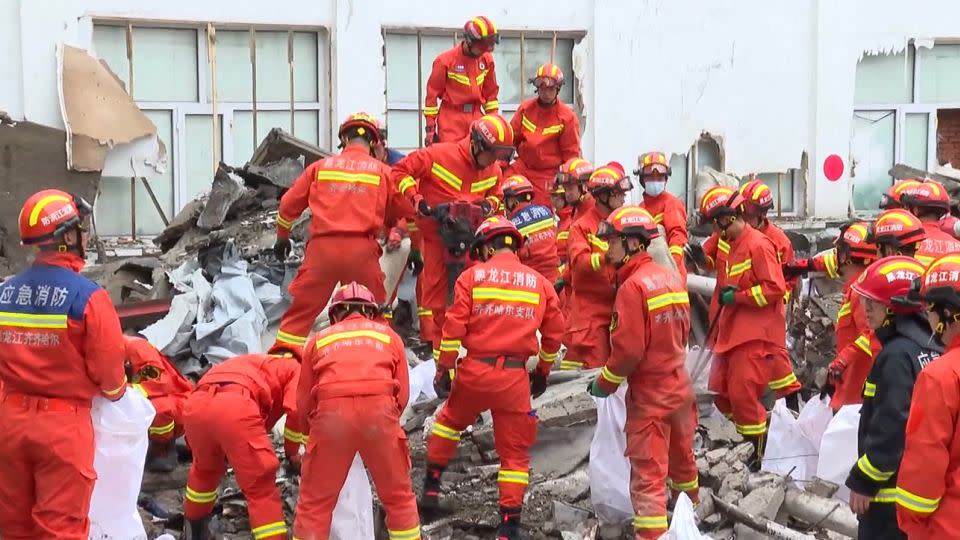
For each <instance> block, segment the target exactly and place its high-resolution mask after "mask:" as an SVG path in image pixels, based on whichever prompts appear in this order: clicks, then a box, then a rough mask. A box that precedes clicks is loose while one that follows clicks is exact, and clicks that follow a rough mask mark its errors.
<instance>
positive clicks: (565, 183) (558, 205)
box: [550, 158, 593, 321]
mask: <svg viewBox="0 0 960 540" xmlns="http://www.w3.org/2000/svg"><path fill="white" fill-rule="evenodd" d="M591 173H593V164H591V163H590V162H589V161H587V160H585V159H582V158H573V159H568V160H567V161H566V162H564V163H563V165H561V166H560V169H559V170H557V176H556V178H555V179H554V184H553V190H552V191H551V193H550V195H551V198H552V199H553V201H554V204H553V207H554V210H555V211H556V214H557V256H559V257H560V279H559V280H558V281H557V282H556V283H555V284H554V288H555V289H556V290H557V292H558V294H560V300H561V303H563V304H564V305H565V306H569V304H570V301H569V300H570V298H569V297H570V293H571V290H570V289H569V288H567V285H569V282H570V266H569V249H568V245H569V242H570V226H571V225H573V222H574V221H576V220H577V219H579V218H580V216H582V215H583V214H584V213H585V212H586V211H587V210H589V209H590V208H591V207H593V197H591V196H590V195H589V194H588V193H587V181H589V180H590V174H591ZM566 314H567V312H566V311H564V315H566ZM567 320H568V321H569V318H568V319H567Z"/></svg>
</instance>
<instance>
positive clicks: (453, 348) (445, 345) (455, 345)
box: [440, 339, 460, 352]
mask: <svg viewBox="0 0 960 540" xmlns="http://www.w3.org/2000/svg"><path fill="white" fill-rule="evenodd" d="M440 352H460V340H459V339H442V340H440Z"/></svg>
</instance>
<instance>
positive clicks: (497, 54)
mask: <svg viewBox="0 0 960 540" xmlns="http://www.w3.org/2000/svg"><path fill="white" fill-rule="evenodd" d="M526 42H527V43H526V46H527V50H528V51H529V50H530V40H526ZM493 59H494V61H495V62H496V67H497V84H499V85H500V96H499V101H500V106H501V107H503V105H504V104H506V103H512V104H519V103H520V102H521V101H522V100H521V98H520V79H521V73H520V38H518V37H517V38H513V37H511V38H504V37H501V38H500V44H499V45H497V49H496V50H495V51H494V53H493ZM523 67H524V70H526V71H531V70H534V69H537V68H536V66H535V65H533V60H531V59H530V57H529V55H528V56H527V57H526V58H524V66H523ZM523 84H524V87H523V97H524V98H528V97H530V96H532V95H533V87H531V86H530V85H529V84H527V82H526V79H524V81H523Z"/></svg>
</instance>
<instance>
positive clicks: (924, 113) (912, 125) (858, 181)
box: [850, 43, 960, 212]
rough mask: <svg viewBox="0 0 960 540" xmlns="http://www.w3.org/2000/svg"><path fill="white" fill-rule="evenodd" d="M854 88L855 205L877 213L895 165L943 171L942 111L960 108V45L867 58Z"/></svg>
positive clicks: (852, 171)
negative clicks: (940, 143) (940, 165)
mask: <svg viewBox="0 0 960 540" xmlns="http://www.w3.org/2000/svg"><path fill="white" fill-rule="evenodd" d="M854 88H855V91H854V103H855V105H854V109H855V110H854V112H853V129H852V137H851V145H850V152H851V156H850V158H851V164H852V165H851V176H852V178H853V182H854V188H853V205H854V208H855V209H856V210H858V211H860V212H875V211H877V206H878V204H879V198H880V195H881V194H883V192H885V191H886V190H887V188H888V187H889V186H890V185H891V184H892V183H893V178H892V177H891V176H890V174H889V170H890V168H891V167H892V166H893V165H896V164H898V163H902V164H904V165H908V166H910V167H914V168H917V169H920V170H927V171H929V170H931V169H932V168H934V167H935V166H936V165H937V144H936V142H937V114H938V111H942V110H944V109H952V108H960V45H956V44H947V43H936V44H934V45H933V46H932V47H916V46H915V45H914V44H913V43H911V44H910V45H909V46H908V47H907V48H906V50H904V51H902V52H900V53H898V54H886V55H867V56H864V57H863V58H862V59H861V60H860V63H859V64H857V74H856V84H855V87H854Z"/></svg>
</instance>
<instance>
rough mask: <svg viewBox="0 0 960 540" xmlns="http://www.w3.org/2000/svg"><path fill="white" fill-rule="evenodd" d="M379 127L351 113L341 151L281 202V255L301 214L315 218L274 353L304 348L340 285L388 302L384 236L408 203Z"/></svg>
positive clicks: (344, 126)
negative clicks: (377, 152)
mask: <svg viewBox="0 0 960 540" xmlns="http://www.w3.org/2000/svg"><path fill="white" fill-rule="evenodd" d="M379 125H380V123H379V121H378V120H377V119H376V118H374V117H372V116H370V115H368V114H366V113H362V112H360V113H355V114H351V115H350V116H348V117H347V119H346V120H345V121H344V122H343V123H342V124H341V125H340V130H339V136H340V144H341V147H342V148H343V151H342V152H341V153H340V155H338V156H332V157H328V158H324V159H321V160H319V161H316V162H314V163H312V164H311V165H310V166H309V167H307V169H306V170H305V171H303V174H301V175H300V176H299V177H298V178H297V179H296V181H294V183H293V186H292V187H291V188H290V190H289V191H287V192H286V193H285V194H284V195H283V197H282V198H281V199H280V212H279V215H278V216H277V242H276V244H275V245H274V251H275V253H276V255H277V258H278V259H280V260H284V259H286V258H287V256H288V255H289V254H290V229H291V227H293V222H294V221H296V219H297V217H298V216H299V215H300V214H301V213H302V212H303V211H304V210H305V209H306V208H310V211H311V213H312V218H311V221H310V239H309V240H308V241H307V246H306V249H305V253H304V258H303V264H302V265H301V266H300V269H299V270H298V271H297V275H296V277H295V278H294V280H293V282H291V283H290V287H289V292H290V295H291V296H292V297H293V303H291V304H290V307H289V308H288V309H287V312H286V313H284V314H283V319H282V320H281V321H280V330H279V331H278V332H277V340H276V343H275V344H274V346H273V348H272V349H271V351H272V352H275V351H284V350H294V349H296V350H297V351H299V350H300V349H302V348H303V346H304V344H305V343H306V342H307V336H308V335H309V334H310V330H311V329H312V328H313V323H314V321H315V320H316V318H317V315H319V314H320V312H321V311H323V308H324V307H326V305H327V301H328V300H330V295H331V294H332V293H333V289H334V287H336V285H337V283H338V282H342V283H346V282H349V281H357V282H358V283H361V284H363V285H364V286H366V287H367V288H368V289H370V290H371V291H373V294H374V296H376V298H377V301H379V302H384V301H385V300H386V291H385V290H384V287H383V279H384V277H383V271H382V270H381V269H380V255H381V252H382V250H381V248H380V244H379V243H378V242H377V234H378V233H379V232H380V229H381V228H382V227H383V226H384V222H385V220H386V216H387V214H388V212H390V213H400V214H402V212H398V211H397V210H396V209H399V208H402V207H403V204H404V202H403V201H402V200H401V199H400V198H399V195H397V194H396V190H395V188H394V186H395V184H393V183H391V182H390V180H389V179H390V167H389V166H387V165H386V164H384V163H382V162H381V161H379V160H378V159H376V158H375V157H374V156H373V153H374V148H375V147H376V146H377V145H378V144H379V143H380V139H381V135H380V131H379V129H378V128H379ZM388 208H389V210H388ZM297 356H298V357H299V356H300V355H299V353H298V354H297Z"/></svg>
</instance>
